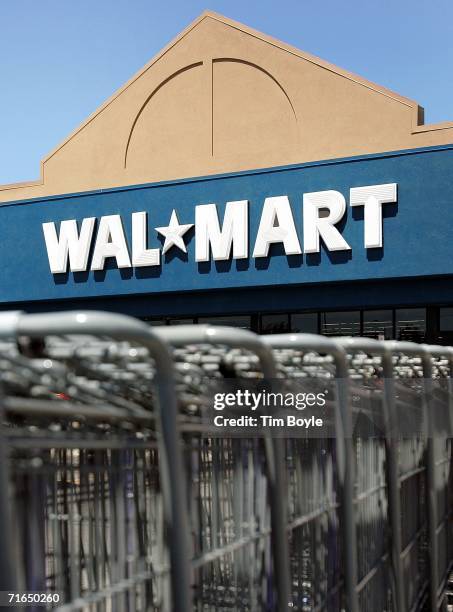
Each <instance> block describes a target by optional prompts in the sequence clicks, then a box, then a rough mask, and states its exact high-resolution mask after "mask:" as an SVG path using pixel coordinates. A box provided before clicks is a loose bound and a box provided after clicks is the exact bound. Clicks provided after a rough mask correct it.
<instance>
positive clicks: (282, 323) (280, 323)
mask: <svg viewBox="0 0 453 612" xmlns="http://www.w3.org/2000/svg"><path fill="white" fill-rule="evenodd" d="M287 332H289V315H287V314H272V315H262V316H261V333H262V334H285V333H287Z"/></svg>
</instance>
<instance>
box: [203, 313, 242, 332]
mask: <svg viewBox="0 0 453 612" xmlns="http://www.w3.org/2000/svg"><path fill="white" fill-rule="evenodd" d="M198 323H199V324H200V325H203V324H204V325H207V324H209V325H228V327H240V328H241V329H250V328H251V317H248V316H245V315H239V316H225V317H198Z"/></svg>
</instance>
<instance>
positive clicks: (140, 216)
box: [42, 183, 397, 274]
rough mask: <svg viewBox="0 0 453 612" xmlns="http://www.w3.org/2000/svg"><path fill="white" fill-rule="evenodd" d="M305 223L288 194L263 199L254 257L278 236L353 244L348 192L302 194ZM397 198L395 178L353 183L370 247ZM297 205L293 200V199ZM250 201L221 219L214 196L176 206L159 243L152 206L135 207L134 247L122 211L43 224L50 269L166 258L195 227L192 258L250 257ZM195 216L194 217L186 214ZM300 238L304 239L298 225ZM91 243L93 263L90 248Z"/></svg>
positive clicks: (304, 246)
mask: <svg viewBox="0 0 453 612" xmlns="http://www.w3.org/2000/svg"><path fill="white" fill-rule="evenodd" d="M301 200H302V202H301V203H302V228H298V227H297V226H296V222H295V219H294V215H293V209H292V208H291V203H290V200H289V198H288V196H286V195H281V196H274V197H268V198H266V199H265V200H264V203H263V208H262V211H261V215H260V220H259V224H258V230H257V232H256V236H255V241H254V246H253V252H252V257H255V258H258V257H269V256H270V253H271V251H270V247H271V246H272V245H273V244H280V245H282V247H283V250H284V252H285V254H286V255H302V253H304V254H309V253H319V252H320V250H321V241H322V243H323V245H324V248H325V249H326V250H328V251H350V250H351V246H350V245H349V244H348V242H347V241H346V239H345V238H344V236H343V235H342V228H341V226H339V224H340V223H341V221H343V220H344V219H345V214H346V208H347V205H346V200H345V197H344V196H343V194H341V193H340V192H339V191H334V190H328V191H316V192H311V193H305V194H303V197H302V198H301ZM396 201H397V185H396V183H389V184H384V185H369V186H366V187H353V188H351V190H350V205H351V206H363V207H364V223H363V225H364V246H365V248H367V249H371V248H381V247H382V245H383V210H382V207H383V205H384V204H386V203H391V202H396ZM292 205H293V207H294V205H295V202H294V201H293V202H292ZM249 212H250V211H249V202H248V201H247V200H238V201H232V202H227V203H226V206H225V213H224V215H223V221H222V223H220V221H219V216H218V211H217V206H216V204H199V205H197V206H195V214H194V223H190V222H186V223H180V221H179V218H178V213H177V211H176V210H172V212H171V215H170V219H169V222H168V225H166V226H162V227H154V231H155V234H154V242H157V236H158V235H161V236H162V237H163V238H164V239H165V240H164V244H163V246H161V247H157V246H154V247H152V248H149V246H148V242H149V240H148V239H149V238H150V237H151V236H150V233H149V230H150V229H151V228H150V227H149V220H148V214H147V212H145V211H141V212H134V213H132V217H131V227H132V236H131V238H132V240H131V245H132V249H131V252H130V251H129V246H128V242H127V239H126V235H125V232H124V228H123V223H122V219H121V217H120V215H106V216H102V217H100V219H99V224H98V230H97V233H96V236H95V237H94V226H95V222H96V219H95V217H88V218H86V219H83V220H82V223H81V225H80V229H79V226H78V224H77V221H75V220H74V219H69V220H65V221H62V222H61V223H60V227H59V231H57V227H56V225H55V223H54V222H47V223H43V224H42V228H43V232H44V240H45V244H46V248H47V255H48V259H49V265H50V270H51V272H52V273H53V274H61V273H64V272H67V271H68V267H69V270H70V271H71V272H84V271H86V270H88V267H89V269H91V270H95V271H96V270H103V269H104V267H105V262H106V260H108V259H114V260H115V264H116V266H117V267H118V268H131V267H145V266H159V265H161V255H162V254H165V253H167V252H168V251H169V250H171V249H179V250H180V251H181V252H183V253H187V243H188V232H189V230H190V229H191V228H192V227H195V261H196V262H207V261H209V260H210V259H213V260H214V261H226V260H228V259H230V258H232V259H246V258H248V257H249V229H250V228H249ZM185 221H190V219H185ZM352 222H353V223H356V222H357V221H352ZM300 229H302V236H303V241H302V243H301V242H300V239H299V233H298V232H299V230H300ZM91 249H93V255H92V258H91V265H90V266H89V263H88V262H89V259H90V257H89V256H90V251H91Z"/></svg>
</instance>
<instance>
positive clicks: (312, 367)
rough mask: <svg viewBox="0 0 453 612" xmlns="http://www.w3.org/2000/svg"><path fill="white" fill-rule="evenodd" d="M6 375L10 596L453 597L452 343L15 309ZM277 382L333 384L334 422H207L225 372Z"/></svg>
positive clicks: (376, 610) (388, 601)
mask: <svg viewBox="0 0 453 612" xmlns="http://www.w3.org/2000/svg"><path fill="white" fill-rule="evenodd" d="M0 379H1V389H2V391H1V406H0V408H1V411H2V419H1V429H0V436H1V439H0V453H1V455H0V491H1V496H0V591H8V592H17V593H25V592H31V593H42V592H44V593H50V594H57V597H56V598H54V601H53V603H49V604H47V609H58V610H61V612H63V611H64V612H70V611H71V612H72V611H74V612H75V611H76V610H83V611H89V612H109V611H111V612H123V611H127V612H145V611H153V612H154V611H156V612H157V611H160V612H169V611H170V610H172V611H175V612H189V611H199V612H202V611H203V612H210V611H214V610H216V611H218V612H223V611H231V610H234V611H242V610H243V611H269V612H270V611H279V612H281V611H283V610H291V611H293V610H294V611H307V612H308V611H321V610H322V611H340V610H344V611H346V612H383V611H389V612H390V611H398V612H403V611H410V610H411V611H412V610H414V611H415V610H420V611H421V610H431V611H433V610H447V609H449V600H448V589H449V578H450V577H451V574H450V572H451V562H452V560H453V537H452V533H453V529H452V528H453V521H452V519H453V501H452V500H453V497H452V494H453V483H452V479H453V473H452V469H453V467H452V465H453V464H452V438H453V349H452V348H448V347H434V346H426V345H416V344H412V343H409V342H390V341H387V342H381V341H377V340H372V339H366V338H349V339H345V338H338V339H332V338H325V337H322V336H314V335H309V334H282V335H275V336H265V337H264V336H261V337H259V336H256V335H255V334H253V333H251V332H248V331H245V330H241V329H233V328H226V327H211V326H178V327H176V326H175V327H162V328H150V327H148V326H147V325H146V324H144V323H142V322H140V321H137V320H135V319H131V318H128V317H124V316H121V315H114V314H108V313H99V312H68V313H57V314H56V313H53V314H28V315H27V314H21V313H16V312H13V313H4V314H3V315H1V316H0ZM276 380H278V381H279V383H280V384H281V385H289V387H291V384H293V383H294V382H297V384H309V385H311V387H310V388H313V389H316V388H321V389H322V388H326V387H327V386H328V385H331V386H332V394H331V395H330V396H329V402H328V408H329V414H330V415H331V424H332V428H333V433H332V434H329V435H328V436H327V435H326V436H307V435H298V436H286V435H284V436H278V435H275V436H273V435H269V434H267V433H265V432H264V431H263V432H262V435H261V434H260V435H245V436H244V435H243V436H234V435H219V433H218V430H217V431H215V429H216V428H215V427H214V425H213V423H212V421H209V420H207V419H206V418H204V417H203V415H204V414H206V411H209V408H210V406H209V388H211V386H212V384H214V387H215V385H217V384H219V385H221V384H223V383H224V382H225V381H229V384H232V381H233V382H234V384H240V385H242V386H243V387H245V386H247V385H248V384H252V383H253V384H255V383H256V382H257V381H258V382H260V381H261V382H262V381H266V382H267V383H269V384H270V385H272V384H273V381H276ZM55 599H58V600H59V601H58V602H57V603H56V602H55ZM23 609H27V610H35V609H36V610H38V609H39V610H42V609H45V608H43V607H39V606H38V604H37V603H29V604H23Z"/></svg>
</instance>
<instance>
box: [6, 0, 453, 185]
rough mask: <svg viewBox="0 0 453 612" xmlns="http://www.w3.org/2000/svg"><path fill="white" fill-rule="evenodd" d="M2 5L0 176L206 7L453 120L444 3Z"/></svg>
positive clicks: (16, 168) (69, 124)
mask: <svg viewBox="0 0 453 612" xmlns="http://www.w3.org/2000/svg"><path fill="white" fill-rule="evenodd" d="M207 2H208V0H202V1H199V0H176V1H171V0H165V1H162V0H75V1H74V0H73V1H70V0H9V1H8V0H5V1H3V2H0V24H1V30H0V32H1V34H0V184H1V183H9V182H15V181H21V180H27V179H33V178H37V177H38V175H39V161H40V159H41V158H42V157H44V155H45V154H46V153H47V152H49V151H50V150H51V149H53V148H54V147H55V146H56V145H57V144H58V143H59V142H60V141H61V140H63V139H64V138H65V137H66V136H67V135H68V134H69V132H71V131H72V130H73V129H74V128H75V127H76V126H77V125H78V124H79V123H81V122H82V121H83V120H84V119H85V118H86V117H87V116H88V115H89V114H90V113H92V112H93V111H94V110H95V109H96V108H97V107H98V106H99V105H100V104H101V103H102V102H103V101H104V100H105V99H106V98H108V97H109V96H110V95H111V94H112V93H113V92H114V91H115V90H116V89H117V88H118V87H120V86H121V85H122V84H123V83H124V82H125V81H126V80H128V79H129V78H130V77H131V76H132V75H133V74H134V73H135V72H136V71H137V70H138V69H139V68H141V67H142V66H143V65H144V64H145V63H146V62H147V61H148V60H149V59H150V58H151V57H152V56H153V55H154V54H155V53H156V52H157V51H159V49H161V48H162V47H163V46H164V45H165V44H166V43H168V42H169V41H170V40H171V39H172V38H173V37H174V36H175V35H176V34H178V32H179V31H180V30H182V29H183V28H184V27H185V26H186V25H187V24H188V23H190V21H192V20H193V19H194V18H195V17H196V16H197V15H199V14H200V13H201V12H202V11H203V10H204V9H205V8H209V9H211V10H214V11H217V12H219V13H222V14H224V15H227V16H228V17H231V18H233V19H236V20H238V21H242V22H244V23H246V24H247V25H250V26H252V27H254V28H256V29H258V30H261V31H263V32H265V33H268V34H271V35H272V36H274V37H276V38H279V39H281V40H283V41H285V42H288V43H290V44H292V45H295V46H297V47H299V48H300V49H303V50H305V51H308V52H310V53H313V54H315V55H318V56H320V57H322V58H323V59H326V60H328V61H330V62H332V63H334V64H337V65H339V66H341V67H343V68H346V69H348V70H351V71H352V72H356V73H358V74H360V75H362V76H364V77H366V78H368V79H369V80H371V81H375V82H377V83H380V84H382V85H385V86H386V87H389V88H390V89H393V90H395V91H397V92H398V93H400V94H402V95H405V96H407V97H409V98H413V99H415V100H417V101H418V102H419V103H420V104H421V105H422V106H424V107H425V119H426V122H427V123H428V122H438V121H444V120H447V119H450V120H453V2H452V0H435V2H428V1H427V0H425V1H424V2H423V1H422V0H280V1H276V0H259V1H258V0H228V1H227V0H209V4H207Z"/></svg>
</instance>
